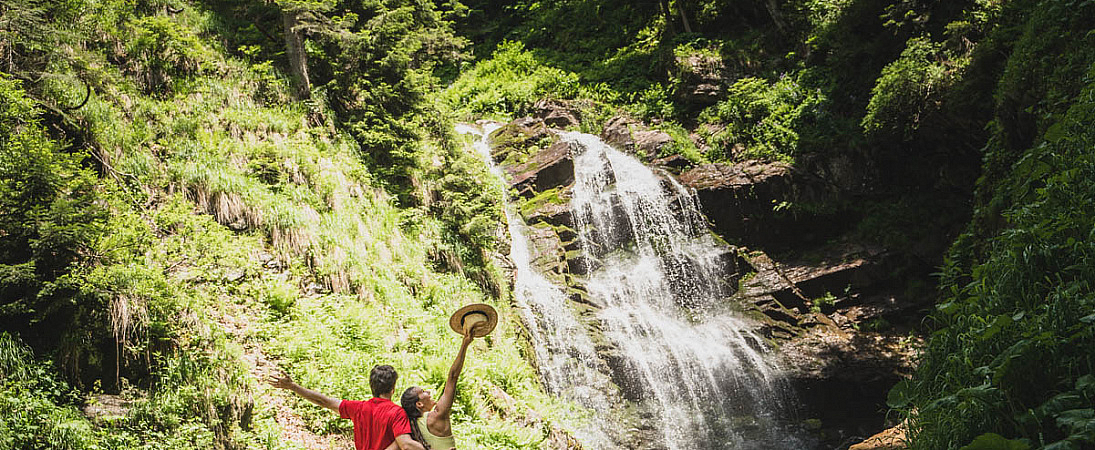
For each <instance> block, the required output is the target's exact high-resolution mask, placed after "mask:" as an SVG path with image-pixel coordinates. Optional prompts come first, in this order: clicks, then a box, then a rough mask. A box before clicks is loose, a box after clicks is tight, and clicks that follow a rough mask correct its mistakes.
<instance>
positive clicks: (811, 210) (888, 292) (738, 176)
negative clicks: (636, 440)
mask: <svg viewBox="0 0 1095 450" xmlns="http://www.w3.org/2000/svg"><path fill="white" fill-rule="evenodd" d="M578 117H579V114H578V113H577V112H576V111H570V110H568V109H567V105H565V104H561V103H557V102H542V103H540V104H539V105H537V109H536V111H535V113H534V114H533V116H531V117H526V118H522V119H518V120H515V121H513V122H511V123H509V124H506V125H505V126H503V127H502V128H500V129H498V130H497V131H495V132H494V133H493V134H492V136H491V140H492V157H493V158H494V160H495V161H496V162H497V163H498V164H499V165H500V167H501V168H502V169H503V170H504V173H505V177H506V180H507V183H508V185H509V188H510V189H511V192H513V193H515V194H516V195H515V196H513V198H514V199H515V200H516V202H517V209H518V211H519V213H520V214H521V216H522V218H523V219H524V221H525V222H526V223H527V224H528V225H529V226H530V229H531V231H530V235H529V240H530V243H531V247H532V249H531V251H532V260H533V264H534V265H535V266H536V267H537V268H538V269H539V270H540V271H541V272H542V273H544V274H545V275H547V276H549V277H551V278H553V279H554V280H556V281H557V282H560V283H564V284H565V285H566V286H567V287H568V293H569V294H570V295H569V301H570V303H571V306H572V307H573V308H575V309H576V310H578V311H585V312H586V314H585V315H586V317H589V318H592V317H593V312H594V311H596V309H597V308H598V305H597V304H596V301H595V300H593V299H590V298H589V297H588V296H587V295H586V292H585V289H584V287H583V285H582V276H583V275H585V271H586V270H587V268H588V267H590V266H591V264H595V262H591V261H585V260H583V256H582V252H581V251H580V249H579V247H578V242H577V235H576V233H575V231H574V228H575V226H574V223H573V217H572V212H571V211H570V208H569V200H570V192H571V188H572V184H573V182H574V175H573V173H574V170H573V168H574V159H573V156H572V152H571V148H570V147H569V145H568V144H567V143H565V142H562V141H561V140H559V139H557V137H556V136H557V134H558V132H559V131H561V130H560V127H566V126H574V125H576V124H577V121H578ZM603 130H604V131H603V133H602V136H601V137H602V139H603V140H604V141H605V142H607V143H609V144H611V145H613V146H615V147H617V148H618V149H620V150H623V151H626V152H630V153H632V154H634V155H638V156H640V157H643V159H644V160H645V162H646V163H647V164H648V165H651V166H653V167H657V168H661V169H664V170H661V173H662V174H663V176H664V177H675V178H676V180H677V181H678V182H680V183H681V184H683V185H684V186H687V187H688V188H690V189H691V190H692V191H693V192H694V196H695V197H694V198H695V199H696V200H697V201H698V203H699V206H700V209H701V210H702V211H703V213H704V214H705V215H706V217H707V220H708V223H709V225H710V229H711V230H712V232H713V233H715V234H717V235H718V236H719V237H721V239H722V240H723V241H725V242H726V243H727V244H726V253H725V255H726V256H725V257H724V258H722V260H723V261H724V262H725V265H726V266H727V267H726V269H727V270H726V271H725V273H727V274H729V275H727V276H728V278H729V279H728V280H727V281H728V282H729V283H731V284H733V285H736V286H737V289H735V290H733V291H734V292H733V294H732V295H731V296H729V297H727V298H726V299H725V301H726V302H730V303H732V304H734V305H735V306H736V307H739V308H740V309H741V310H742V311H744V312H745V313H746V315H748V316H750V317H752V318H754V319H755V323H756V324H757V328H758V330H759V331H760V333H761V334H762V335H763V336H765V337H766V338H767V339H768V340H769V342H768V344H769V345H770V347H772V348H774V349H776V352H777V353H778V355H779V357H780V359H781V360H782V361H783V365H784V366H785V368H786V371H787V373H788V374H789V378H790V380H791V383H792V385H793V386H794V389H795V391H796V392H795V394H796V396H797V401H798V403H799V404H800V405H801V417H803V418H805V419H807V420H805V425H806V427H807V428H809V429H811V430H812V431H813V432H814V433H815V435H816V437H817V438H818V439H819V441H820V442H822V446H823V447H829V448H835V447H839V446H842V445H843V446H846V445H848V444H849V443H853V442H856V441H860V440H863V438H865V437H867V436H870V435H872V434H874V433H876V432H878V431H880V430H882V429H884V428H885V426H886V425H887V424H886V423H885V417H884V413H885V411H886V405H885V398H886V393H887V391H888V390H889V388H890V387H891V386H892V385H893V384H894V383H896V382H897V381H899V380H900V379H901V378H902V377H905V376H907V375H908V374H909V373H910V371H911V354H912V349H913V348H915V344H916V343H917V342H918V338H917V337H916V336H915V334H913V333H911V332H910V330H911V329H912V328H913V327H912V326H911V325H913V324H915V323H916V321H917V320H918V318H919V317H920V316H921V314H920V310H921V309H922V308H923V307H924V306H925V305H926V304H928V303H930V298H928V297H926V296H919V295H917V294H916V293H915V290H910V289H909V286H910V280H908V279H903V278H902V276H901V275H899V274H908V273H924V272H926V269H927V268H923V267H917V268H912V269H910V267H908V264H907V262H906V261H907V260H906V258H902V257H901V255H900V254H899V253H900V252H899V251H895V250H892V249H886V248H882V247H879V246H877V245H873V244H869V243H865V242H863V241H862V240H859V239H857V238H856V236H855V235H854V233H852V230H853V228H854V225H855V224H856V222H857V221H858V220H859V219H860V218H858V217H855V216H854V215H850V214H849V213H847V211H843V210H842V209H841V208H840V207H839V205H840V204H841V197H842V195H845V193H846V192H847V191H846V190H845V188H844V187H842V186H849V185H854V184H855V183H857V182H859V181H860V179H859V178H860V177H862V176H864V175H863V174H860V173H856V172H855V170H852V169H851V168H849V167H842V165H845V166H846V165H847V164H849V163H848V162H847V161H814V162H812V163H811V164H809V165H807V166H808V168H812V169H808V168H800V167H798V166H792V165H789V164H784V163H766V162H762V161H746V162H742V163H739V164H732V165H728V164H700V165H695V164H692V163H691V162H689V161H687V160H686V159H684V158H683V157H680V156H670V157H662V158H653V157H652V155H659V154H661V153H663V152H662V151H661V147H662V146H664V145H666V144H667V143H669V142H670V141H671V138H670V137H669V136H668V135H666V134H665V133H663V132H660V131H656V130H652V129H649V128H648V127H646V126H645V125H643V124H642V123H639V122H637V121H634V120H631V119H628V118H626V117H616V118H613V119H612V120H610V121H608V122H607V123H606V124H605V125H604V127H603ZM674 173H675V174H677V175H674ZM819 174H820V175H819ZM789 204H794V205H807V207H801V206H800V207H797V208H787V207H784V205H789ZM913 281H916V280H913ZM590 326H591V327H593V328H596V321H595V320H592V319H591V320H590ZM598 351H599V353H600V354H601V356H602V358H603V359H604V360H605V361H606V362H607V363H608V364H609V365H610V366H612V365H613V361H614V360H615V359H616V357H615V356H614V355H613V349H612V347H611V345H609V344H604V343H603V342H602V343H601V345H599V347H598ZM615 381H616V382H617V384H619V385H620V386H621V387H625V389H624V391H625V392H626V385H627V380H626V379H620V378H619V377H616V379H615Z"/></svg>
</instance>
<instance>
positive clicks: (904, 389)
mask: <svg viewBox="0 0 1095 450" xmlns="http://www.w3.org/2000/svg"><path fill="white" fill-rule="evenodd" d="M909 387H910V386H909V380H901V381H899V382H898V383H897V384H895V385H894V387H892V388H890V393H889V394H887V395H886V406H889V407H890V408H894V409H897V408H904V407H906V406H909V402H910V399H909Z"/></svg>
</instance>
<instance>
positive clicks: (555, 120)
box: [532, 99, 582, 128]
mask: <svg viewBox="0 0 1095 450" xmlns="http://www.w3.org/2000/svg"><path fill="white" fill-rule="evenodd" d="M532 112H533V113H532V115H533V117H535V118H537V119H540V120H541V121H543V123H544V124H545V125H547V126H549V127H552V128H568V127H576V126H578V125H579V124H580V123H581V118H582V114H581V112H580V111H579V110H578V108H577V107H575V106H574V105H571V104H569V103H564V102H561V101H559V100H549V99H544V100H540V101H538V102H536V104H534V105H532Z"/></svg>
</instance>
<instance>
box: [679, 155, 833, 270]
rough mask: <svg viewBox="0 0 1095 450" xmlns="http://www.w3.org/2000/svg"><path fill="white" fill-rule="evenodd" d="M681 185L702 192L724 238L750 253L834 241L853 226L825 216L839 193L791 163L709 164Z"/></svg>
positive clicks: (708, 212) (701, 198) (703, 203)
mask: <svg viewBox="0 0 1095 450" xmlns="http://www.w3.org/2000/svg"><path fill="white" fill-rule="evenodd" d="M680 181H681V183H682V184H684V185H685V186H688V187H690V188H692V189H695V190H696V197H697V199H698V200H699V202H700V205H701V209H702V210H703V213H704V214H705V215H706V216H707V217H708V219H710V220H711V223H712V224H713V225H714V228H715V230H716V231H717V232H718V233H719V234H720V235H722V236H725V237H727V238H728V239H730V240H732V241H736V243H738V244H741V245H744V246H747V247H757V248H764V249H786V248H793V247H797V246H801V245H804V244H809V243H811V242H817V241H819V240H823V239H825V238H827V237H830V236H832V235H834V234H836V233H837V232H839V231H840V229H841V227H842V225H841V224H843V223H848V218H847V217H844V216H843V214H845V213H842V212H839V211H826V210H825V207H824V205H825V204H826V203H827V202H828V201H829V199H830V198H831V197H833V196H834V193H832V192H830V191H829V190H828V189H827V188H826V186H825V185H824V184H823V183H821V182H820V180H816V179H809V177H807V176H803V175H798V174H797V173H796V172H795V171H794V170H792V168H791V166H790V165H788V164H785V163H779V162H767V163H766V162H759V161H746V162H743V163H738V164H732V165H731V164H704V165H701V166H697V167H694V168H692V169H690V170H688V171H686V172H684V173H682V174H681V175H680ZM804 205H809V206H811V207H812V208H803V206H804ZM818 206H820V207H818ZM806 209H813V210H814V211H810V212H807V211H806Z"/></svg>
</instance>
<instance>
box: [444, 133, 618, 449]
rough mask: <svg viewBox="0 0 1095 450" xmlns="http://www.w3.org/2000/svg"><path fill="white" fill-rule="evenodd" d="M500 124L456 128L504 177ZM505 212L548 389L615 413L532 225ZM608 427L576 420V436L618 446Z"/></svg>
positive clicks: (600, 365) (521, 299)
mask: <svg viewBox="0 0 1095 450" xmlns="http://www.w3.org/2000/svg"><path fill="white" fill-rule="evenodd" d="M498 127H499V125H496V124H491V123H488V124H486V125H484V126H483V130H482V131H479V129H478V128H477V127H471V126H467V125H457V128H456V131H457V132H458V133H462V134H471V135H474V136H477V137H478V140H476V142H475V143H474V144H473V145H474V147H475V150H476V151H477V152H479V154H480V156H481V157H482V158H483V159H484V161H486V163H487V164H488V166H489V167H490V171H491V173H492V174H494V175H495V176H496V177H498V178H499V179H500V180H503V176H502V173H501V170H500V169H499V168H498V167H497V166H496V165H495V164H494V161H493V160H492V159H491V156H490V145H489V144H488V142H487V137H488V136H489V135H490V133H491V132H492V131H494V130H495V129H497V128H498ZM503 182H504V180H503ZM507 203H508V202H507ZM504 210H505V214H506V221H507V223H508V227H509V234H510V240H511V243H510V255H509V257H510V260H511V261H512V262H513V265H514V266H515V267H516V268H517V275H516V279H515V280H514V300H515V301H516V304H517V311H518V313H519V314H520V315H521V320H522V321H524V323H525V325H526V328H527V330H528V332H529V335H530V336H529V337H530V339H529V340H530V341H531V343H532V347H533V352H534V353H535V358H536V362H537V364H538V366H539V372H540V375H541V378H542V379H543V383H544V387H545V388H546V389H547V390H548V392H550V393H551V394H554V395H558V396H560V397H563V398H566V399H568V400H572V401H576V402H577V403H578V404H580V405H582V406H583V407H585V408H588V409H590V410H591V411H593V412H594V413H596V414H609V413H610V411H609V410H608V408H609V407H610V406H612V402H611V401H609V400H607V399H606V397H608V396H610V393H614V392H615V390H616V389H615V388H614V386H613V385H612V382H611V380H610V379H609V378H608V376H607V375H605V374H606V373H607V372H608V370H609V369H608V367H606V366H605V364H604V362H602V361H601V360H600V358H599V357H598V356H597V352H596V350H595V348H594V345H593V341H592V340H591V339H590V337H589V335H588V334H587V332H586V325H584V324H583V323H582V322H581V321H580V320H579V319H578V317H577V316H576V315H575V314H574V312H573V311H572V310H571V309H570V307H568V306H567V305H566V301H567V295H566V291H565V288H563V287H561V286H558V285H556V284H553V283H552V282H551V281H549V280H548V279H547V278H545V277H544V276H543V275H541V274H540V273H539V272H537V271H536V270H535V269H533V268H532V261H531V258H530V255H529V243H528V238H527V237H526V236H527V234H526V233H527V227H526V226H525V224H524V223H523V222H522V221H521V217H520V216H519V215H517V214H515V213H513V212H511V211H510V210H509V208H508V207H507V208H504ZM579 422H581V421H579ZM603 425H606V424H604V423H602V422H594V423H592V424H589V423H578V424H574V429H575V430H576V431H575V434H576V435H577V436H578V437H579V438H580V439H581V440H582V441H583V443H585V444H586V445H588V446H591V447H592V448H596V449H608V448H613V447H614V445H613V440H614V438H613V437H610V434H613V431H612V430H611V429H608V428H607V427H603Z"/></svg>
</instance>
